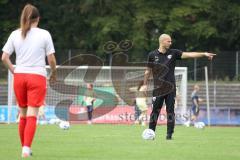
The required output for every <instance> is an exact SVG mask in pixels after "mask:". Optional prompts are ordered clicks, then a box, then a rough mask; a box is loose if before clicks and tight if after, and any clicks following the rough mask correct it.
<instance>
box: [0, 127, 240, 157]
mask: <svg viewBox="0 0 240 160" xmlns="http://www.w3.org/2000/svg"><path fill="white" fill-rule="evenodd" d="M144 129H145V128H144V127H142V126H137V125H95V124H94V125H71V128H70V129H69V130H61V129H60V128H59V127H58V126H57V125H42V126H38V129H37V132H36V136H35V140H34V142H33V145H32V150H33V157H31V158H29V159H34V160H188V159H193V160H203V159H205V160H229V159H236V160H237V159H240V136H239V135H240V127H211V128H209V127H206V128H205V129H196V128H193V127H189V128H186V127H183V126H176V129H175V134H174V139H173V140H171V141H167V140H166V139H165V133H166V127H165V126H157V131H156V139H155V140H154V141H144V140H143V139H142V137H141V133H142V131H143V130H144ZM17 132H18V131H17V125H16V124H11V125H5V124H0V157H1V158H0V159H1V160H16V159H21V158H20V155H21V147H20V142H19V138H18V133H17Z"/></svg>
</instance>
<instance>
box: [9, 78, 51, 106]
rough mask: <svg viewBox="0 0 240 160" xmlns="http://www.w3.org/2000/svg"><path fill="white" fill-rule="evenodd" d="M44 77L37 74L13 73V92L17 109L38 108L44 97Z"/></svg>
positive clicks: (42, 103) (45, 83)
mask: <svg viewBox="0 0 240 160" xmlns="http://www.w3.org/2000/svg"><path fill="white" fill-rule="evenodd" d="M46 85H47V81H46V77H44V76H41V75H37V74H28V73H15V74H14V92H15V96H16V99H17V103H18V106H19V107H22V108H24V107H27V106H31V107H40V106H42V105H44V102H45V96H46V90H47V89H46V87H47V86H46Z"/></svg>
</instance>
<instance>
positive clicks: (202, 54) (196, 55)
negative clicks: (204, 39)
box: [181, 52, 216, 60]
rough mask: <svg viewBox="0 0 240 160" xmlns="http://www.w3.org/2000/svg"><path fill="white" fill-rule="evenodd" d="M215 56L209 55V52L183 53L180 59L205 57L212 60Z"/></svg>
mask: <svg viewBox="0 0 240 160" xmlns="http://www.w3.org/2000/svg"><path fill="white" fill-rule="evenodd" d="M215 55H216V54H213V53H209V52H183V53H182V57H181V58H182V59H186V58H200V57H207V58H208V59H209V60H212V58H213V56H215Z"/></svg>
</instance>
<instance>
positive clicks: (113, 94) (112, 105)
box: [8, 66, 187, 123]
mask: <svg viewBox="0 0 240 160" xmlns="http://www.w3.org/2000/svg"><path fill="white" fill-rule="evenodd" d="M145 69H146V68H145V67H132V66H124V67H121V66H102V67H98V66H95V67H94V66H76V67H74V66H59V67H58V68H57V76H58V77H57V82H56V83H54V84H50V83H49V82H48V84H47V95H46V102H45V114H46V118H47V119H48V120H49V119H53V118H59V119H64V120H69V121H74V122H76V121H78V122H83V121H86V120H87V118H88V115H87V109H86V104H85V102H84V96H85V92H86V86H87V83H91V84H93V90H94V92H95V95H96V97H95V98H96V101H94V109H93V110H94V111H93V121H96V123H97V122H99V123H122V122H127V123H131V122H132V121H134V116H133V115H134V112H135V110H134V106H135V104H134V100H135V98H136V88H137V86H138V84H139V82H140V81H141V80H143V77H144V72H145ZM47 72H48V75H49V73H50V69H49V67H47ZM175 79H176V87H177V94H176V95H177V96H176V103H175V105H176V106H175V108H176V109H175V110H176V112H177V113H178V114H180V115H183V114H184V113H186V108H187V68H186V67H176V69H175ZM152 81H153V80H152V79H151V80H150V83H149V84H148V85H149V87H148V88H149V93H151V92H152V89H153V83H152ZM151 101H152V95H151V94H148V97H147V103H148V106H149V110H151ZM149 113H150V111H149V112H148V115H149ZM16 114H17V104H16V99H15V96H14V91H13V75H12V74H11V73H10V72H9V73H8V123H10V122H15V120H16Z"/></svg>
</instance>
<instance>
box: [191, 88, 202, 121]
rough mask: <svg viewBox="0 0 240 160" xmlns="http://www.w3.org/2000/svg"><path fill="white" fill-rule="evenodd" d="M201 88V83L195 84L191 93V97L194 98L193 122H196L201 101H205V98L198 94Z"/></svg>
mask: <svg viewBox="0 0 240 160" xmlns="http://www.w3.org/2000/svg"><path fill="white" fill-rule="evenodd" d="M199 90H200V87H199V85H197V84H195V85H194V87H193V91H192V94H191V99H192V114H193V115H192V117H191V122H192V123H195V122H196V120H197V117H198V114H199V103H200V102H202V101H203V99H201V98H200V97H199V96H198V92H199Z"/></svg>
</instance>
